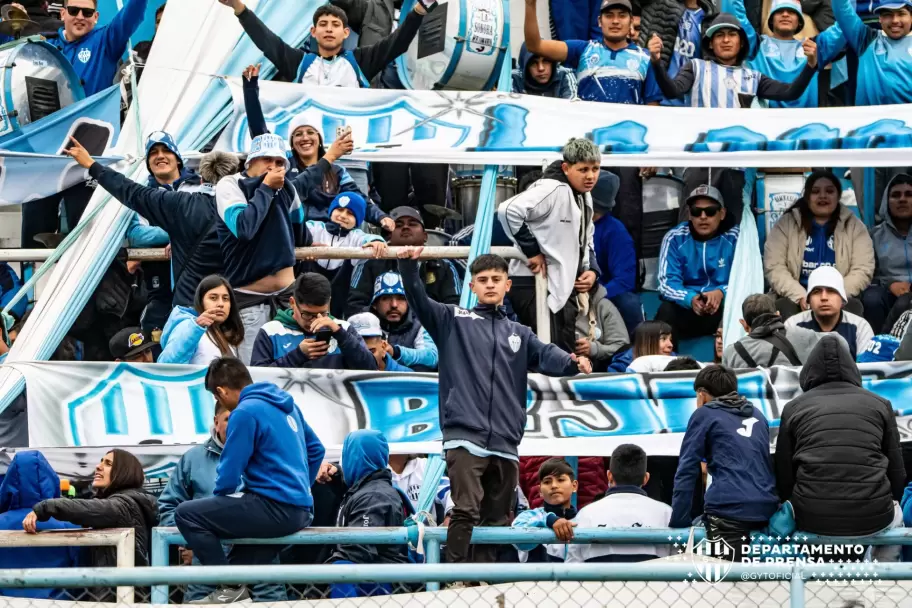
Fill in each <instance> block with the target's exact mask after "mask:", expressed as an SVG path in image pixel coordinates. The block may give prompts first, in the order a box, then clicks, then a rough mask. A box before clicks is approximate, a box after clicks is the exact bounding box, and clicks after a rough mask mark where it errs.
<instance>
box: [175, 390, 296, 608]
mask: <svg viewBox="0 0 912 608" xmlns="http://www.w3.org/2000/svg"><path fill="white" fill-rule="evenodd" d="M230 414H231V412H229V411H228V409H227V408H226V407H224V406H222V405H218V404H217V405H216V409H215V416H214V417H213V421H212V429H211V431H210V437H209V439H207V440H206V442H205V443H201V444H199V445H195V446H193V447H192V448H190V449H189V450H187V451H186V452H184V453H183V455H182V456H181V457H180V460H178V461H177V465H176V466H175V467H174V470H173V471H172V472H171V477H169V478H168V485H167V486H165V489H164V490H163V491H162V493H161V495H160V496H159V497H158V525H160V526H166V527H172V526H174V511H175V510H176V509H177V507H178V505H181V504H183V503H185V502H187V501H190V500H200V499H202V498H209V497H210V496H212V495H213V491H214V490H215V479H216V475H217V471H218V464H219V458H221V456H222V449H223V448H224V447H225V433H226V431H227V430H228V416H229V415H230ZM193 563H194V564H198V563H199V559H197V558H196V557H195V556H194V558H193ZM214 590H215V587H212V586H211V585H188V586H187V590H186V591H185V592H184V601H185V602H190V601H193V600H199V599H202V598H204V597H206V596H207V595H209V594H210V593H212V592H213V591H214ZM251 592H252V595H253V597H254V599H255V600H256V601H258V602H284V601H286V600H287V599H288V596H287V594H286V593H285V586H284V585H254V586H253V588H252V589H251Z"/></svg>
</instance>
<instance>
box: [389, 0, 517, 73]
mask: <svg viewBox="0 0 912 608" xmlns="http://www.w3.org/2000/svg"><path fill="white" fill-rule="evenodd" d="M508 2H509V0H438V6H437V8H436V9H434V11H433V12H431V13H430V14H429V15H428V16H427V17H425V18H424V22H423V23H422V24H421V29H420V30H419V31H418V36H416V37H415V40H414V41H412V44H411V46H410V47H409V50H408V52H407V53H405V54H403V55H402V56H401V57H399V59H397V60H396V64H397V67H398V70H399V78H400V80H402V84H403V85H404V86H405V88H407V89H417V90H432V89H449V90H462V91H490V90H492V89H493V88H494V86H495V85H496V84H497V79H498V77H499V75H500V70H501V67H502V66H503V61H504V57H505V55H506V51H507V43H508V33H509V28H508V24H507V22H506V21H507V17H508V15H509V5H508ZM414 4H415V2H414V0H404V2H403V5H402V11H401V15H402V17H401V18H400V22H401V20H402V19H404V17H405V16H407V15H408V11H410V10H411V9H412V7H413V6H414Z"/></svg>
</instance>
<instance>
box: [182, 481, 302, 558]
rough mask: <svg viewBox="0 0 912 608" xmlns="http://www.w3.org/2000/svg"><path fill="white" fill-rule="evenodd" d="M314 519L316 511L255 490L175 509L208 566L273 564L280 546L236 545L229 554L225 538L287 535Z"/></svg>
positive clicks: (189, 540)
mask: <svg viewBox="0 0 912 608" xmlns="http://www.w3.org/2000/svg"><path fill="white" fill-rule="evenodd" d="M311 521H313V514H312V513H311V512H310V511H309V510H308V509H305V508H304V507H298V506H295V505H289V504H285V503H281V502H277V501H275V500H270V499H268V498H265V497H263V496H259V495H258V494H251V493H247V494H242V495H241V496H237V497H234V496H213V497H211V498H202V499H200V500H190V501H187V502H184V503H181V504H180V505H178V506H177V509H176V510H175V511H174V523H175V524H176V525H177V529H178V530H180V533H181V534H183V536H184V539H185V540H186V541H187V547H188V548H189V549H191V550H192V551H193V555H194V556H195V557H197V558H199V561H200V563H201V564H203V565H204V566H227V565H229V564H231V565H265V564H271V563H273V560H275V558H276V556H277V555H278V553H279V549H280V547H278V546H275V545H233V546H232V547H231V551H230V552H229V554H228V555H225V550H224V548H223V547H222V541H226V540H234V539H237V538H277V537H279V536H287V535H289V534H294V533H295V532H297V531H298V530H301V529H303V528H306V527H307V526H309V525H310V522H311Z"/></svg>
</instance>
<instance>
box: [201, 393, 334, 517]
mask: <svg viewBox="0 0 912 608" xmlns="http://www.w3.org/2000/svg"><path fill="white" fill-rule="evenodd" d="M325 453H326V450H325V449H324V448H323V444H322V443H321V442H320V439H319V438H318V437H317V434H316V433H314V432H313V430H312V429H311V428H310V426H309V425H308V424H307V421H306V420H304V416H302V415H301V410H299V409H298V406H297V405H295V402H294V399H292V398H291V395H289V394H288V393H286V392H285V391H283V390H282V389H280V388H279V387H277V386H276V385H275V384H272V383H271V382H257V383H255V384H251V385H249V386H246V387H244V389H243V390H242V391H241V400H240V402H239V403H238V406H237V409H235V410H234V411H233V412H231V418H229V419H228V430H227V433H226V436H225V447H224V449H223V450H222V455H221V458H219V464H218V468H217V470H216V471H217V476H216V479H215V488H213V490H212V493H213V494H215V495H216V496H228V495H229V494H234V493H235V492H237V489H238V487H239V486H241V483H242V481H243V490H244V491H247V492H252V493H254V494H257V495H259V496H265V497H266V498H269V499H271V500H275V501H278V502H281V503H285V504H287V505H294V506H297V507H303V508H307V509H313V496H312V495H311V493H310V487H311V486H312V485H313V484H314V482H315V481H316V479H317V472H319V470H320V464H321V463H322V462H323V456H324V454H325Z"/></svg>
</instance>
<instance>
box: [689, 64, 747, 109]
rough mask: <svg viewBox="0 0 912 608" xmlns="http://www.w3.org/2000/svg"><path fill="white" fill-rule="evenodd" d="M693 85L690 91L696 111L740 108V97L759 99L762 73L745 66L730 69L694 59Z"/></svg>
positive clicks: (726, 66) (692, 105) (691, 103)
mask: <svg viewBox="0 0 912 608" xmlns="http://www.w3.org/2000/svg"><path fill="white" fill-rule="evenodd" d="M691 65H692V66H693V71H694V84H693V88H692V89H691V90H690V105H691V107H693V108H740V107H741V100H740V98H739V97H738V96H739V95H750V96H751V97H756V96H757V87H759V86H760V72H758V71H757V70H752V69H750V68H747V67H744V66H728V65H722V64H719V63H715V62H712V61H705V60H703V59H692V60H691Z"/></svg>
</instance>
